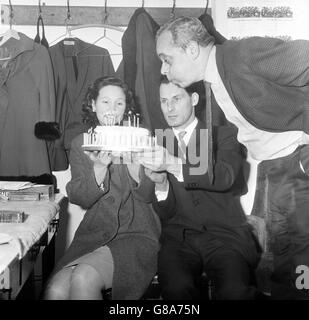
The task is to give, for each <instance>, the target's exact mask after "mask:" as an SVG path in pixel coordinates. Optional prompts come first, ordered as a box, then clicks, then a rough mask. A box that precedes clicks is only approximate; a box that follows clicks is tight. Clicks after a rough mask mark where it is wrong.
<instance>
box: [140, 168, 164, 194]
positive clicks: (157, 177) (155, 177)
mask: <svg viewBox="0 0 309 320" xmlns="http://www.w3.org/2000/svg"><path fill="white" fill-rule="evenodd" d="M145 174H146V176H147V177H149V179H150V180H152V181H153V182H154V183H155V184H156V190H159V191H167V190H168V180H167V174H166V172H155V171H152V170H150V169H148V168H145Z"/></svg>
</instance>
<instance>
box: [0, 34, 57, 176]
mask: <svg viewBox="0 0 309 320" xmlns="http://www.w3.org/2000/svg"><path fill="white" fill-rule="evenodd" d="M19 37H20V39H19V40H17V39H15V38H10V39H9V40H8V41H6V42H5V43H4V44H3V45H2V46H1V49H2V50H4V51H7V52H8V53H9V56H10V59H9V60H7V61H5V62H4V63H2V68H0V175H1V176H39V175H42V174H46V173H50V168H49V161H48V153H47V148H46V144H45V141H44V140H41V139H38V138H37V137H36V136H35V125H36V124H37V123H40V122H41V123H42V122H45V123H49V122H54V121H55V96H54V82H53V73H52V67H51V61H50V57H49V54H48V51H47V49H46V48H45V47H43V46H41V45H39V44H36V43H34V41H33V40H32V39H30V38H28V37H27V36H26V35H24V34H23V33H19Z"/></svg>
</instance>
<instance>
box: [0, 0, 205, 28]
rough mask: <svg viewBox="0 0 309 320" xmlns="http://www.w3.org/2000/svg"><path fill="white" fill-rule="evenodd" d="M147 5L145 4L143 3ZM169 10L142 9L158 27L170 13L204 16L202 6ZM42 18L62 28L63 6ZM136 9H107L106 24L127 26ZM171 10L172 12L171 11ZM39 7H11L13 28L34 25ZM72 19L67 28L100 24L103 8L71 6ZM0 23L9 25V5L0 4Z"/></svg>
mask: <svg viewBox="0 0 309 320" xmlns="http://www.w3.org/2000/svg"><path fill="white" fill-rule="evenodd" d="M146 3H147V2H146V1H145V4H146ZM174 3H175V2H174ZM171 6H172V8H161V7H160V8H155V7H146V6H144V9H145V10H146V11H147V12H148V13H149V14H150V15H151V17H152V18H153V19H154V20H155V21H156V22H157V23H158V24H159V25H161V24H163V23H164V22H166V21H168V20H169V19H170V18H171V12H172V13H173V14H175V16H176V17H177V16H192V17H199V16H200V15H202V14H203V12H204V10H205V7H201V8H178V7H177V6H176V7H175V6H174V5H173V3H172V4H171ZM42 7H43V8H44V9H43V10H42V13H41V16H42V18H43V19H44V24H45V26H46V25H50V26H63V21H64V18H65V17H66V15H67V7H66V6H47V5H46V6H42ZM137 8H138V7H108V24H109V25H114V26H120V27H121V26H127V25H128V23H129V21H130V18H131V17H132V15H133V13H134V11H135V10H136V9H137ZM171 10H172V11H171ZM37 12H38V6H33V5H31V6H27V5H14V24H15V25H36V22H37ZM70 12H71V16H72V19H71V20H70V25H79V24H94V23H103V21H104V6H103V7H98V6H96V7H90V6H89V7H86V6H74V7H72V6H71V7H70ZM207 13H208V14H211V9H210V8H208V10H207ZM1 20H2V24H9V22H10V6H9V5H7V4H2V5H1Z"/></svg>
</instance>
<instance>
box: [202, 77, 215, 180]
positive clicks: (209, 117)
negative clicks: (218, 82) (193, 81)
mask: <svg viewBox="0 0 309 320" xmlns="http://www.w3.org/2000/svg"><path fill="white" fill-rule="evenodd" d="M204 85H205V95H206V127H207V129H208V133H207V136H208V176H209V181H210V184H213V180H214V172H213V148H212V147H213V141H212V112H211V88H210V83H209V82H207V81H204Z"/></svg>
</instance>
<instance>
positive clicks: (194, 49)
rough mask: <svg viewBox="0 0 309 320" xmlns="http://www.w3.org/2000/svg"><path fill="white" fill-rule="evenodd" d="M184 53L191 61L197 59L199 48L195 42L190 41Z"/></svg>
mask: <svg viewBox="0 0 309 320" xmlns="http://www.w3.org/2000/svg"><path fill="white" fill-rule="evenodd" d="M186 52H187V53H188V54H189V55H190V56H191V57H192V59H193V60H195V59H197V58H198V56H199V55H200V47H199V45H198V43H197V42H196V41H190V42H189V44H188V45H187V48H186Z"/></svg>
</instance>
